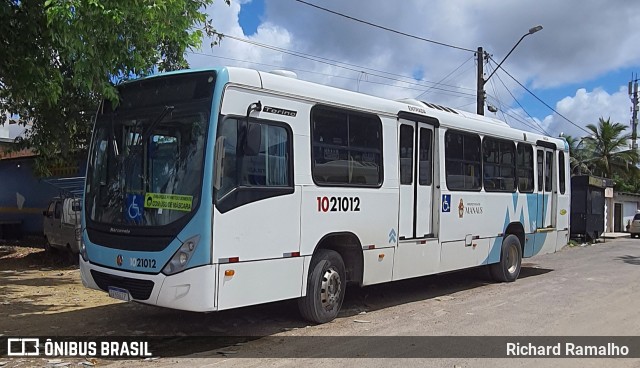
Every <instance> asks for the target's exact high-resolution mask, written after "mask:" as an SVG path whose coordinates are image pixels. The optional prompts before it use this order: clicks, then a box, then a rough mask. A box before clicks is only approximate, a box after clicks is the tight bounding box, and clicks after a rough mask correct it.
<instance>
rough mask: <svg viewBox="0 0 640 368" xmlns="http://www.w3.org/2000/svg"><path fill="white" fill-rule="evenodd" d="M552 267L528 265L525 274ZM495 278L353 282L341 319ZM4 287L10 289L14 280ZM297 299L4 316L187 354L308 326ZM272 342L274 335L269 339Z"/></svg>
mask: <svg viewBox="0 0 640 368" xmlns="http://www.w3.org/2000/svg"><path fill="white" fill-rule="evenodd" d="M551 271H552V270H550V269H542V268H537V267H535V266H534V265H523V268H522V271H521V275H520V277H521V278H528V277H536V276H540V275H543V274H545V273H548V272H551ZM488 283H491V281H489V277H488V274H487V272H486V269H485V268H479V269H471V270H466V271H460V272H452V273H448V274H444V275H434V276H427V277H420V278H415V279H409V280H403V281H397V282H392V283H386V284H381V285H374V286H369V287H365V288H359V287H357V286H349V287H348V288H347V294H346V298H345V301H344V304H343V308H342V311H341V313H340V315H339V318H348V317H352V316H355V315H357V314H359V313H360V312H362V311H367V312H371V311H375V310H379V309H383V308H388V307H393V306H397V305H402V304H406V303H411V302H416V301H422V300H428V299H432V298H436V297H439V296H445V295H449V294H453V293H456V292H459V291H463V290H469V289H474V288H477V287H481V286H484V285H487V284H488ZM2 292H6V293H9V294H10V293H11V289H10V285H7V286H5V288H4V289H3V290H2ZM307 325H308V324H307V323H306V322H305V321H303V320H301V318H300V317H299V314H298V310H297V303H296V301H295V300H293V301H283V302H277V303H270V304H265V305H259V306H252V307H245V308H239V309H234V310H230V311H222V312H214V313H208V314H205V313H194V312H184V311H176V310H171V309H165V308H159V307H153V306H147V305H142V304H136V303H118V304H111V305H102V306H99V307H93V308H85V309H79V310H74V311H69V312H61V313H55V314H48V315H40V314H33V315H29V316H16V317H14V318H5V319H4V320H2V321H0V333H2V334H4V335H6V336H12V335H18V334H19V335H21V336H52V335H53V336H87V337H101V338H109V337H113V338H114V341H118V339H119V338H118V337H120V339H121V337H122V336H127V337H130V338H135V337H140V338H144V339H145V340H146V339H148V338H156V337H158V336H162V337H163V338H162V339H157V338H156V339H155V340H153V341H154V342H155V345H154V349H155V350H156V351H158V350H160V351H161V354H160V355H161V356H163V357H175V356H186V355H191V354H196V353H203V352H211V351H212V350H216V349H220V348H225V347H229V346H232V345H234V344H236V343H242V342H246V341H250V340H254V339H259V338H261V337H266V336H271V335H274V334H277V333H280V332H284V331H289V330H293V329H298V328H304V327H306V326H307ZM272 339H274V340H273V341H277V339H276V338H272ZM269 341H271V340H269Z"/></svg>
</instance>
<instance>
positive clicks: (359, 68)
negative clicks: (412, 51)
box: [216, 32, 473, 96]
mask: <svg viewBox="0 0 640 368" xmlns="http://www.w3.org/2000/svg"><path fill="white" fill-rule="evenodd" d="M216 34H218V35H220V36H222V37H223V38H230V39H232V40H236V41H240V42H245V43H248V44H251V45H254V46H258V47H263V48H266V49H269V50H273V51H278V52H281V53H284V54H288V55H292V56H296V57H299V58H303V59H306V60H310V61H314V62H317V63H323V64H327V65H331V66H334V67H337V68H342V69H346V70H350V71H353V72H356V73H360V72H362V69H365V70H371V71H374V72H376V73H381V74H387V75H393V76H397V77H400V78H404V79H411V80H415V79H414V78H412V77H409V76H405V75H401V74H394V73H390V72H386V71H381V70H377V69H373V68H368V67H363V66H359V65H355V64H350V63H345V62H341V61H337V60H333V59H328V58H325V57H321V56H315V55H310V54H305V53H302V52H299V51H292V50H287V49H283V48H280V47H277V46H272V45H267V44H264V43H260V42H256V41H251V40H248V39H244V38H240V37H235V36H230V35H226V34H223V33H219V32H216ZM340 64H343V65H340ZM345 65H346V66H345ZM368 74H369V75H373V76H376V77H378V78H383V79H388V80H393V81H397V82H401V83H407V84H411V85H416V86H421V87H425V88H428V87H431V88H433V89H437V90H441V91H446V92H452V93H459V94H461V95H469V96H473V94H471V93H465V92H456V91H452V90H448V89H444V88H440V87H436V86H435V82H430V81H425V82H427V83H431V84H434V85H433V86H429V85H425V84H421V83H415V82H407V81H404V80H400V79H397V78H391V77H388V76H385V75H380V74H375V73H368ZM441 85H442V86H448V87H452V88H456V89H467V90H472V89H471V88H464V87H458V86H451V85H446V84H441Z"/></svg>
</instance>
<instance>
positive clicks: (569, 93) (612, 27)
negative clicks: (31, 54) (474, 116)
mask: <svg viewBox="0 0 640 368" xmlns="http://www.w3.org/2000/svg"><path fill="white" fill-rule="evenodd" d="M306 1H307V2H310V3H312V4H316V5H319V6H322V7H325V8H327V9H330V10H333V11H336V12H339V13H343V14H346V15H349V16H352V17H355V18H358V19H361V20H364V21H367V22H370V23H374V24H378V25H380V26H384V27H387V28H390V29H394V30H397V31H400V32H404V33H407V34H411V35H415V36H418V37H421V38H425V39H430V40H434V41H437V42H440V43H445V44H449V45H453V46H456V47H459V48H462V49H466V50H460V49H457V48H451V47H445V46H441V45H437V44H434V43H429V42H425V41H422V40H418V39H415V38H411V37H406V36H402V35H398V34H395V33H392V32H388V31H385V30H382V29H378V28H374V27H371V26H369V25H366V24H362V23H358V22H356V21H353V20H349V19H345V18H343V17H340V16H337V15H335V14H331V13H328V12H325V11H322V10H319V9H316V8H314V7H311V6H309V5H305V4H303V3H301V2H299V1H296V0H269V1H266V0H231V5H226V3H225V2H224V1H223V0H215V1H214V3H213V5H211V6H209V7H208V8H207V9H206V12H207V14H208V16H209V17H210V18H211V19H212V22H213V26H214V27H215V28H216V29H217V31H218V32H220V33H223V34H225V35H227V36H228V37H226V38H223V40H222V42H221V43H220V44H219V45H217V46H211V40H210V39H205V40H204V42H203V45H202V47H201V48H200V49H198V50H193V51H192V52H188V53H187V60H188V61H189V63H190V66H191V67H192V68H205V67H211V66H224V65H228V66H242V67H249V68H254V69H259V70H263V71H270V70H274V69H288V70H292V71H294V72H296V73H297V75H298V78H300V79H304V80H308V81H312V82H317V83H322V84H326V85H331V86H335V87H339V88H344V89H348V90H354V91H360V92H363V93H367V94H371V95H375V96H379V97H384V98H389V99H402V98H418V99H420V100H423V101H428V102H434V103H439V104H442V105H445V106H449V107H453V108H457V109H460V110H465V111H470V112H475V111H476V103H475V101H476V97H475V94H476V92H475V91H476V70H477V68H476V60H475V56H474V52H473V51H475V50H476V49H477V47H479V46H482V47H483V48H484V50H485V51H487V52H488V53H489V54H490V55H491V58H492V61H491V62H490V63H489V65H485V77H487V76H488V75H489V73H491V71H493V69H492V68H494V67H495V66H496V65H497V63H498V62H500V61H501V60H502V59H503V58H504V57H505V55H506V54H507V53H508V52H509V50H511V48H512V47H513V46H514V45H515V44H516V42H517V41H518V40H519V39H520V37H521V36H522V35H524V34H526V33H527V32H528V30H529V28H531V27H533V26H536V25H542V26H543V27H544V28H543V29H542V30H541V31H539V32H537V33H535V34H532V35H529V36H527V37H525V38H524V39H523V40H522V42H521V43H520V44H519V45H518V47H517V48H516V49H515V50H514V52H513V53H512V54H511V55H510V56H509V57H508V58H507V59H506V61H505V62H504V63H503V64H502V68H503V69H504V70H505V71H506V72H508V73H509V74H510V75H511V76H513V77H514V78H515V79H516V80H517V81H518V82H520V83H521V84H523V85H524V86H525V87H526V88H527V89H529V90H530V91H532V92H533V93H534V94H535V95H536V96H537V98H539V99H541V100H542V101H544V103H546V104H547V105H549V106H551V107H552V108H553V109H555V110H556V111H557V112H559V113H560V114H561V115H562V116H564V117H566V118H567V119H568V120H570V121H571V123H570V122H568V121H567V120H565V119H564V118H562V117H561V116H560V115H558V114H556V113H554V112H553V111H552V110H551V109H549V108H548V107H546V106H545V105H544V104H543V103H541V102H540V101H539V100H538V99H537V98H536V97H534V96H532V95H531V94H529V93H528V92H527V91H526V90H525V89H523V88H522V87H521V86H519V85H518V83H517V82H515V81H514V80H513V79H512V78H511V77H510V76H509V75H507V74H505V72H503V71H502V70H498V71H497V72H496V73H495V74H494V75H493V76H492V77H491V78H490V79H489V81H488V82H487V84H486V87H485V90H486V93H487V101H488V104H491V105H493V106H496V107H498V112H497V113H495V114H493V113H491V112H489V111H487V112H486V115H488V116H493V117H495V118H497V119H500V120H504V121H506V122H507V123H508V124H509V125H511V126H513V127H515V128H519V129H525V130H529V131H541V130H542V131H545V132H547V134H549V135H553V136H557V135H559V134H560V133H564V134H565V135H572V136H576V137H583V136H585V135H588V133H587V132H585V131H584V130H582V129H581V128H584V126H586V125H587V124H596V123H597V122H598V119H599V118H600V117H603V118H605V119H607V118H610V119H611V121H613V122H619V123H622V124H625V125H626V126H630V119H631V112H630V108H631V101H630V99H629V95H628V91H627V89H628V87H627V86H628V83H629V81H630V80H631V79H632V78H633V76H634V75H636V74H640V48H639V47H638V46H639V45H640V43H639V42H638V40H640V27H638V25H639V24H640V1H637V0H565V1H558V0H518V1H507V0H456V1H451V0H403V1H388V0H349V1H346V0H323V1H320V0H306ZM238 39H240V40H245V41H240V40H238ZM247 41H249V42H251V43H249V42H247ZM252 43H253V44H252ZM256 43H257V44H260V45H263V46H258V45H256ZM265 46H267V47H265ZM274 47H275V48H278V49H279V50H273V48H274ZM282 50H284V51H285V52H282ZM291 53H302V54H304V55H303V57H298V56H294V55H291ZM318 58H322V59H321V60H322V61H324V62H318V61H317V60H318ZM310 59H315V60H310ZM572 123H573V124H575V125H577V127H576V126H574V125H572ZM22 129H23V128H22V127H18V126H17V125H6V124H5V126H4V127H1V126H0V137H3V136H12V137H13V136H15V134H17V132H18V131H19V130H22Z"/></svg>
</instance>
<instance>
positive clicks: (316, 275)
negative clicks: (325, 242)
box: [298, 249, 347, 323]
mask: <svg viewBox="0 0 640 368" xmlns="http://www.w3.org/2000/svg"><path fill="white" fill-rule="evenodd" d="M346 285H347V283H346V276H345V270H344V261H343V260H342V257H341V256H340V254H339V253H338V252H336V251H333V250H329V249H319V250H318V251H317V252H316V254H314V256H313V258H311V265H310V266H309V277H308V279H307V295H306V296H304V297H302V298H300V299H298V309H299V310H300V314H301V315H302V317H303V318H304V319H306V320H308V321H310V322H314V323H327V322H330V321H332V320H333V319H335V318H336V317H337V316H338V312H339V311H340V307H341V306H342V301H343V300H344V293H345V287H346Z"/></svg>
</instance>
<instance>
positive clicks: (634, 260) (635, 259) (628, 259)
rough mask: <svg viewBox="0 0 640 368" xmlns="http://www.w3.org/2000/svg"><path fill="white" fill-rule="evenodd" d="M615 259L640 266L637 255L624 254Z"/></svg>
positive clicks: (639, 258) (639, 259)
mask: <svg viewBox="0 0 640 368" xmlns="http://www.w3.org/2000/svg"><path fill="white" fill-rule="evenodd" d="M616 259H617V260H620V261H622V262H624V263H627V264H631V265H636V266H640V257H637V256H631V255H626V256H622V257H617V258H616Z"/></svg>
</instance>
